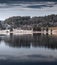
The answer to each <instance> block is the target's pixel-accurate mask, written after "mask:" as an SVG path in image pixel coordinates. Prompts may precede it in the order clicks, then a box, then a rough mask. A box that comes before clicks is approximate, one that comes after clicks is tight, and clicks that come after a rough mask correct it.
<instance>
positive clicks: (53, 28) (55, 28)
mask: <svg viewBox="0 0 57 65" xmlns="http://www.w3.org/2000/svg"><path fill="white" fill-rule="evenodd" d="M49 29H52V30H57V27H49Z"/></svg>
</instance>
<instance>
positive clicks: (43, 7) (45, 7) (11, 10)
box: [0, 0, 57, 20]
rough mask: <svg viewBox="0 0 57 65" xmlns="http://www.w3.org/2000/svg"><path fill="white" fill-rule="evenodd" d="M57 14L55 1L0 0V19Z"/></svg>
mask: <svg viewBox="0 0 57 65" xmlns="http://www.w3.org/2000/svg"><path fill="white" fill-rule="evenodd" d="M50 14H57V2H56V1H51V0H50V1H48V0H47V1H43V0H41V1H38V0H36V1H35V0H29V1H28V0H27V1H26V0H25V1H21V2H20V0H19V1H18V0H17V1H16V0H15V1H13V0H11V1H10V0H1V1H0V20H5V19H6V18H9V17H12V16H31V17H32V16H46V15H50Z"/></svg>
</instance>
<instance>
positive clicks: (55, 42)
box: [0, 34, 57, 49]
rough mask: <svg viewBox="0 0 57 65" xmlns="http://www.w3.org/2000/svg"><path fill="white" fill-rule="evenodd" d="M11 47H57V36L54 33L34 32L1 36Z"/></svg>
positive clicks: (0, 38)
mask: <svg viewBox="0 0 57 65" xmlns="http://www.w3.org/2000/svg"><path fill="white" fill-rule="evenodd" d="M1 40H3V41H4V42H5V44H6V45H8V46H10V47H26V48H30V47H31V45H32V47H46V48H51V49H55V48H57V37H56V36H54V35H48V34H47V35H44V34H33V35H13V34H10V36H5V37H3V38H2V37H0V42H1Z"/></svg>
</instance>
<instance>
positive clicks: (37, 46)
mask: <svg viewBox="0 0 57 65" xmlns="http://www.w3.org/2000/svg"><path fill="white" fill-rule="evenodd" d="M5 64H6V65H12V64H14V65H19V64H20V65H31V64H33V65H35V64H36V65H48V64H49V65H51V64H56V65H57V36H56V35H48V34H47V35H44V34H33V35H13V34H10V35H6V36H3V35H0V65H5Z"/></svg>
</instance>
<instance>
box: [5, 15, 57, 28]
mask: <svg viewBox="0 0 57 65" xmlns="http://www.w3.org/2000/svg"><path fill="white" fill-rule="evenodd" d="M4 23H5V24H9V25H11V26H12V27H14V28H17V27H22V26H32V27H33V26H41V27H46V26H49V27H52V26H57V15H48V16H42V17H32V18H31V17H30V16H23V17H21V16H14V17H10V18H8V19H6V20H5V21H4Z"/></svg>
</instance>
